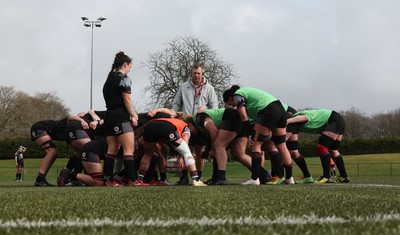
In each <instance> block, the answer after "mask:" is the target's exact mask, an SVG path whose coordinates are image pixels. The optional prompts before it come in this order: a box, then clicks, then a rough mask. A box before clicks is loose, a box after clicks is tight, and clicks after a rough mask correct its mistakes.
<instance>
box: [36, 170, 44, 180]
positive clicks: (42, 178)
mask: <svg viewBox="0 0 400 235" xmlns="http://www.w3.org/2000/svg"><path fill="white" fill-rule="evenodd" d="M45 180H46V175H45V174H42V173H40V172H39V174H38V175H37V177H36V182H40V181H45Z"/></svg>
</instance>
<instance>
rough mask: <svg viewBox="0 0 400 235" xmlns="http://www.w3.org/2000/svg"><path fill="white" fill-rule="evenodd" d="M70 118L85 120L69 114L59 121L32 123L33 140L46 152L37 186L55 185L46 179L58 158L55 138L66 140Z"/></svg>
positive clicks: (37, 178)
mask: <svg viewBox="0 0 400 235" xmlns="http://www.w3.org/2000/svg"><path fill="white" fill-rule="evenodd" d="M68 120H75V121H81V122H84V121H83V120H82V119H81V118H80V117H78V116H69V117H65V118H63V119H61V120H57V121H56V120H43V121H38V122H36V123H35V124H33V125H32V127H31V140H32V141H35V142H36V144H37V145H38V146H40V147H41V148H42V149H43V150H44V151H45V152H46V155H45V156H44V158H43V160H42V163H41V165H40V169H39V173H38V176H37V177H36V182H35V186H54V185H52V184H50V183H49V182H47V180H46V175H47V173H48V172H49V170H50V168H51V166H52V165H53V163H54V161H55V160H56V158H57V147H56V145H55V143H54V142H53V140H61V141H65V135H64V129H65V127H66V126H67V123H68Z"/></svg>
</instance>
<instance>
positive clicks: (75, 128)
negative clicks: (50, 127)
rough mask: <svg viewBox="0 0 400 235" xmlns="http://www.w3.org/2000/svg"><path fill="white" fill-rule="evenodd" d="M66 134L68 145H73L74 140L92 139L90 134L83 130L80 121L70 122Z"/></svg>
mask: <svg viewBox="0 0 400 235" xmlns="http://www.w3.org/2000/svg"><path fill="white" fill-rule="evenodd" d="M64 133H65V136H66V138H67V140H66V141H67V143H71V142H72V141H74V140H80V139H87V138H89V139H91V138H90V136H89V135H88V133H87V132H86V131H85V130H84V129H83V128H82V124H81V123H80V122H78V121H70V122H69V123H68V124H67V126H66V127H65V130H64Z"/></svg>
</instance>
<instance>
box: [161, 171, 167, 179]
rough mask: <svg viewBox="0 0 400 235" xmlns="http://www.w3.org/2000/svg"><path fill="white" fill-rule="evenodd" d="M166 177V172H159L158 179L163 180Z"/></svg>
mask: <svg viewBox="0 0 400 235" xmlns="http://www.w3.org/2000/svg"><path fill="white" fill-rule="evenodd" d="M166 179H167V173H166V172H160V180H161V181H165V180H166Z"/></svg>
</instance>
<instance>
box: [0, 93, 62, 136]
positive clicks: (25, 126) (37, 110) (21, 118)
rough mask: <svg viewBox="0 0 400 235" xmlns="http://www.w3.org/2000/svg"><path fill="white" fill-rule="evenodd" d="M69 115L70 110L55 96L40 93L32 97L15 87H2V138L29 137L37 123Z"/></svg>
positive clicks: (0, 118) (0, 102)
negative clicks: (33, 125) (30, 131)
mask: <svg viewBox="0 0 400 235" xmlns="http://www.w3.org/2000/svg"><path fill="white" fill-rule="evenodd" d="M68 113H69V109H68V108H66V107H65V106H64V104H63V102H62V101H61V100H60V99H59V98H58V97H57V96H56V95H55V94H52V93H39V94H37V95H35V96H34V97H31V96H29V95H28V94H26V93H24V92H17V91H15V89H14V88H13V87H5V86H0V125H1V126H2V128H0V138H5V137H7V138H14V137H26V136H29V130H30V128H31V126H32V124H34V123H35V122H37V121H39V120H47V119H54V120H58V119H61V118H63V117H66V116H67V115H68Z"/></svg>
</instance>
